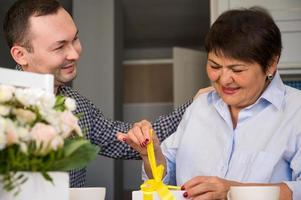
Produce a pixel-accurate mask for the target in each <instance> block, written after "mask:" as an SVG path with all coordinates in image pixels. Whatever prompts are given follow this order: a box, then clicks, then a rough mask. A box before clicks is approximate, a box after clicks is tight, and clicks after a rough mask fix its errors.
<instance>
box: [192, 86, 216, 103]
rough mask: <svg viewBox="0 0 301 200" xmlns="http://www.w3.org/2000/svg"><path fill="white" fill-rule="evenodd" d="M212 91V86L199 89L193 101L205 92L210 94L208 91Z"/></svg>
mask: <svg viewBox="0 0 301 200" xmlns="http://www.w3.org/2000/svg"><path fill="white" fill-rule="evenodd" d="M213 90H214V87H212V86H209V87H206V88H201V89H199V91H198V92H197V93H196V95H195V96H194V97H193V100H195V99H196V98H198V97H199V96H200V95H201V94H204V93H206V92H210V91H213Z"/></svg>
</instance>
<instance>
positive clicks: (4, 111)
mask: <svg viewBox="0 0 301 200" xmlns="http://www.w3.org/2000/svg"><path fill="white" fill-rule="evenodd" d="M10 110H11V107H10V106H4V105H0V116H7V115H8V114H9V113H10Z"/></svg>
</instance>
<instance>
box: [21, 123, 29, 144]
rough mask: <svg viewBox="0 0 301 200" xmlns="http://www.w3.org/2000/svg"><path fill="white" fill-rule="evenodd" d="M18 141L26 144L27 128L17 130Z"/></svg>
mask: <svg viewBox="0 0 301 200" xmlns="http://www.w3.org/2000/svg"><path fill="white" fill-rule="evenodd" d="M18 135H19V139H20V140H22V141H24V142H27V141H29V140H30V134H29V128H28V127H19V128H18Z"/></svg>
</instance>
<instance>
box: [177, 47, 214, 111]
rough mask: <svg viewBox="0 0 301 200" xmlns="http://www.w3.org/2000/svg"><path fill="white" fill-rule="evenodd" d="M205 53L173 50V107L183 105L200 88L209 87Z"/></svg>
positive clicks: (191, 50)
mask: <svg viewBox="0 0 301 200" xmlns="http://www.w3.org/2000/svg"><path fill="white" fill-rule="evenodd" d="M206 62H207V53H206V52H204V51H198V50H193V49H186V48H178V47H175V48H174V49H173V94H174V106H175V107H177V106H179V105H181V104H183V103H184V102H185V101H187V99H188V98H189V97H193V96H194V95H195V94H196V93H197V91H198V90H199V89H200V88H203V87H207V86H209V79H208V78H207V73H206Z"/></svg>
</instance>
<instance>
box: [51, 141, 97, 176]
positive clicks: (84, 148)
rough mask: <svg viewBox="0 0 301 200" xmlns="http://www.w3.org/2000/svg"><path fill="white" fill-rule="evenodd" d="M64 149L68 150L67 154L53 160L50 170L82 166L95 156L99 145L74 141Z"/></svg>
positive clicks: (67, 169) (64, 169) (72, 168)
mask: <svg viewBox="0 0 301 200" xmlns="http://www.w3.org/2000/svg"><path fill="white" fill-rule="evenodd" d="M66 151H68V154H69V155H68V156H64V158H62V159H60V160H57V161H55V162H54V163H53V168H51V170H54V171H69V170H74V169H80V168H83V167H85V166H87V165H88V163H89V162H91V161H92V160H94V159H95V158H96V156H97V155H98V153H99V151H100V147H98V146H96V145H93V144H91V143H90V142H81V143H78V142H76V144H71V146H70V147H69V148H68V149H66Z"/></svg>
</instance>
